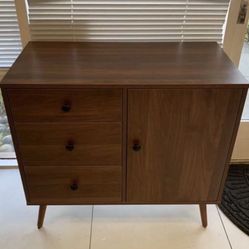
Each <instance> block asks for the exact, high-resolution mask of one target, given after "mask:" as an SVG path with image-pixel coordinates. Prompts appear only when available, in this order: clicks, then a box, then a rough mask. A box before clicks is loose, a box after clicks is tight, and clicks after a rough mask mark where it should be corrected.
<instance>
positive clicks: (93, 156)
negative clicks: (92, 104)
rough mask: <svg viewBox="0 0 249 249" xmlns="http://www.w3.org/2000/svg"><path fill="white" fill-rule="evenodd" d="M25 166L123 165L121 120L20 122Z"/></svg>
mask: <svg viewBox="0 0 249 249" xmlns="http://www.w3.org/2000/svg"><path fill="white" fill-rule="evenodd" d="M15 127H16V131H17V139H18V141H19V143H20V145H19V148H20V153H21V156H22V158H23V163H24V164H25V166H60V165H61V164H63V163H64V162H66V164H67V165H68V166H71V165H78V166H84V165H87V166H89V165H92V166H101V165H102V166H104V165H119V166H120V165H121V164H122V145H121V143H122V124H121V123H113V122H112V123H102V122H93V123H92V122H90V123H89V122H88V123H18V124H16V126H15Z"/></svg>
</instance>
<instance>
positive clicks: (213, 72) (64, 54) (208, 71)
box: [1, 42, 248, 88]
mask: <svg viewBox="0 0 249 249" xmlns="http://www.w3.org/2000/svg"><path fill="white" fill-rule="evenodd" d="M197 85H198V86H217V87H219V86H233V87H248V82H247V81H246V79H245V78H244V77H243V76H242V75H241V73H240V72H239V71H238V70H237V69H236V67H235V66H234V65H233V64H232V62H231V61H230V60H229V59H228V57H227V56H226V54H225V53H224V51H223V49H222V48H220V46H219V45H218V44H216V43H214V42H186V43H178V42H170V43H167V42H166V43H162V42H159V43H158V42H149V43H141V42H137V43H128V42H118V43H113V42H29V43H28V45H27V46H26V47H25V49H24V50H23V52H22V53H21V55H20V56H19V57H18V59H17V60H16V62H15V63H14V65H13V66H12V67H11V69H10V70H9V72H8V73H7V74H6V76H5V77H4V79H3V80H2V82H1V87H2V88H4V87H34V86H37V87H41V86H45V87H50V86H51V87H53V86H63V87H67V86H87V87H89V86H93V87H94V86H96V87H99V86H130V87H147V86H148V87H151V86H152V87H156V86H197Z"/></svg>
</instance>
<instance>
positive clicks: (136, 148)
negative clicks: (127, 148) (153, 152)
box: [132, 140, 142, 151]
mask: <svg viewBox="0 0 249 249" xmlns="http://www.w3.org/2000/svg"><path fill="white" fill-rule="evenodd" d="M141 147H142V146H141V144H140V142H139V141H138V140H135V141H134V142H133V146H132V149H133V150H134V151H140V150H141Z"/></svg>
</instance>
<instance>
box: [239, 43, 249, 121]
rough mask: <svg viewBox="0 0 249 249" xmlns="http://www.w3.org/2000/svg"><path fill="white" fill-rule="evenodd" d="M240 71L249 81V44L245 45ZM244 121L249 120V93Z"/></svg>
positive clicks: (243, 116) (243, 115)
mask: <svg viewBox="0 0 249 249" xmlns="http://www.w3.org/2000/svg"><path fill="white" fill-rule="evenodd" d="M239 70H240V72H241V73H242V74H243V75H244V76H245V78H246V79H247V80H248V81H249V44H248V43H244V47H243V50H242V53H241V59H240V64H239ZM242 119H244V120H249V93H248V94H247V99H246V103H245V107H244V111H243V114H242Z"/></svg>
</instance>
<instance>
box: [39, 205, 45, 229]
mask: <svg viewBox="0 0 249 249" xmlns="http://www.w3.org/2000/svg"><path fill="white" fill-rule="evenodd" d="M46 208H47V206H46V205H40V207H39V214H38V222H37V227H38V229H40V228H41V227H42V225H43V221H44V217H45V213H46Z"/></svg>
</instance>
